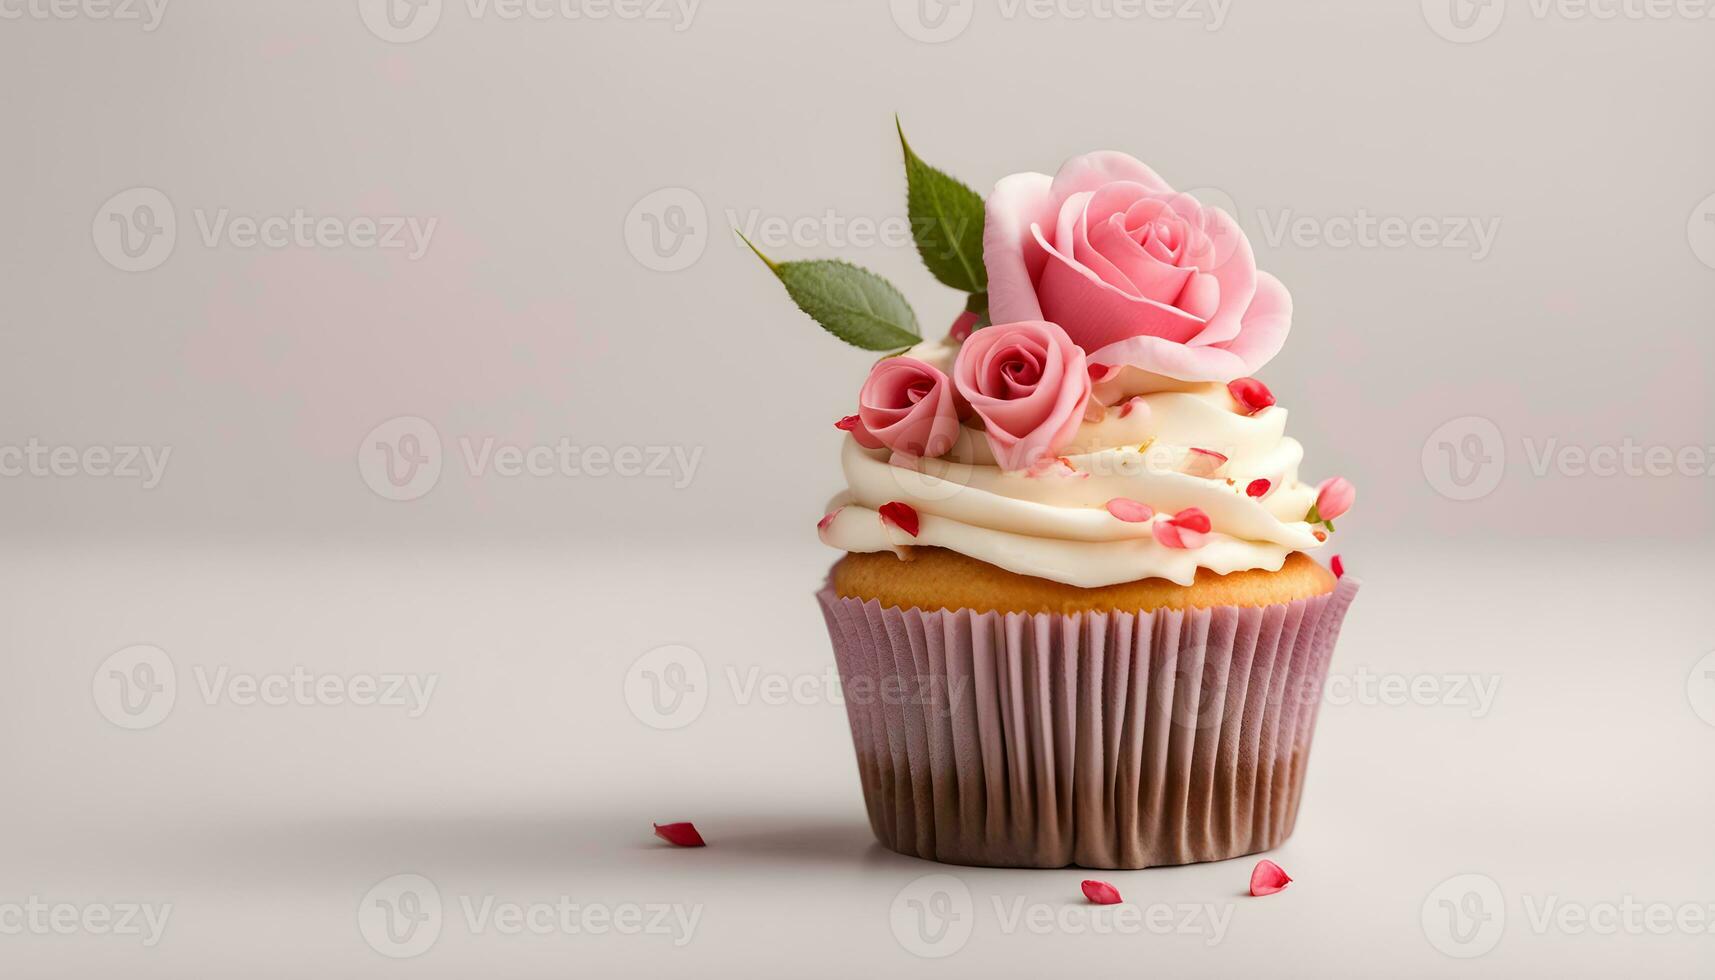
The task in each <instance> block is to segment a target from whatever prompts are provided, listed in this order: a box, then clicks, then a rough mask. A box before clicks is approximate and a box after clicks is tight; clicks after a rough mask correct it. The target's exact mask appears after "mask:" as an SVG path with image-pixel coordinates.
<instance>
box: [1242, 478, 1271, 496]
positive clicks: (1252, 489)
mask: <svg viewBox="0 0 1715 980" xmlns="http://www.w3.org/2000/svg"><path fill="white" fill-rule="evenodd" d="M1272 489H1274V484H1273V483H1270V482H1269V481H1267V480H1252V481H1251V482H1250V486H1248V487H1245V493H1246V494H1247V495H1249V496H1252V497H1261V496H1264V495H1265V494H1267V493H1268V492H1269V491H1270V490H1272Z"/></svg>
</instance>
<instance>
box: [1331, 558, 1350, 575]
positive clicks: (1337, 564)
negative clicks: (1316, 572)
mask: <svg viewBox="0 0 1715 980" xmlns="http://www.w3.org/2000/svg"><path fill="white" fill-rule="evenodd" d="M1328 564H1329V565H1330V566H1331V567H1332V568H1333V569H1334V577H1335V578H1345V577H1346V563H1345V562H1344V561H1342V560H1341V559H1340V556H1339V555H1335V556H1334V560H1333V561H1330V562H1329V563H1328Z"/></svg>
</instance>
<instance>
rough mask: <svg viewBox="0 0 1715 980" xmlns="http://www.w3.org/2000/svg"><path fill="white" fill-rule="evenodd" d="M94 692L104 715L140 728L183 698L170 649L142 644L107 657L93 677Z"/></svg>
mask: <svg viewBox="0 0 1715 980" xmlns="http://www.w3.org/2000/svg"><path fill="white" fill-rule="evenodd" d="M90 692H91V693H92V694H93V695H94V697H95V708H96V710H97V711H100V712H101V716H102V717H103V718H106V719H107V720H108V721H111V722H113V723H114V724H115V725H118V726H119V727H120V728H126V729H130V730H132V731H140V730H142V729H145V728H154V727H155V726H156V725H159V724H160V723H161V722H163V721H166V720H167V716H168V715H170V714H172V712H173V705H174V704H175V703H176V702H177V701H178V699H179V674H178V671H177V670H175V669H174V668H173V659H172V658H171V657H169V656H167V651H165V650H163V649H161V648H160V647H153V646H149V645H147V644H138V645H136V646H129V647H126V648H125V649H123V650H120V651H119V652H118V653H115V654H113V655H112V656H110V657H108V658H107V659H106V660H103V661H102V662H101V666H99V667H97V668H95V676H94V677H93V678H92V679H91V680H90Z"/></svg>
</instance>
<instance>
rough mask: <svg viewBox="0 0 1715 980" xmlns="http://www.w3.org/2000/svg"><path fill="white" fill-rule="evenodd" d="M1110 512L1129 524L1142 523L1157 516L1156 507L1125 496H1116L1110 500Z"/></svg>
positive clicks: (1108, 505)
mask: <svg viewBox="0 0 1715 980" xmlns="http://www.w3.org/2000/svg"><path fill="white" fill-rule="evenodd" d="M1107 507H1108V513H1110V514H1112V515H1114V516H1115V517H1117V518H1119V519H1120V520H1122V521H1125V522H1126V523H1127V524H1142V523H1144V522H1145V521H1148V520H1149V519H1150V518H1152V517H1154V516H1155V508H1154V507H1151V506H1149V505H1148V504H1140V503H1138V502H1137V501H1135V500H1128V499H1126V498H1125V497H1115V498H1114V499H1112V500H1110V501H1108V504H1107Z"/></svg>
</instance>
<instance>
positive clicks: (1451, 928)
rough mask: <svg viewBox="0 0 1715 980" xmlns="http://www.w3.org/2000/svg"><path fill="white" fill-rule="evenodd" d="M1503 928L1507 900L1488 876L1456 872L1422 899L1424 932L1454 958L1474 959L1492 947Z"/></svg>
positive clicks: (1439, 947) (1435, 944)
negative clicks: (1456, 873) (1457, 873)
mask: <svg viewBox="0 0 1715 980" xmlns="http://www.w3.org/2000/svg"><path fill="white" fill-rule="evenodd" d="M1506 928H1507V907H1506V899H1505V898H1504V897H1502V895H1501V886H1500V885H1498V884H1496V883H1495V879H1493V878H1490V877H1489V876H1488V875H1476V874H1470V875H1455V876H1454V877H1452V878H1449V879H1447V880H1446V881H1443V882H1442V883H1441V884H1439V885H1437V886H1435V890H1434V891H1432V892H1430V893H1429V897H1428V898H1425V899H1424V900H1423V935H1424V936H1425V937H1427V938H1428V939H1429V945H1431V946H1434V947H1435V948H1436V949H1438V950H1440V951H1441V952H1443V953H1445V954H1447V955H1448V956H1451V957H1453V958H1454V959H1461V960H1468V959H1474V958H1476V957H1478V956H1482V955H1483V954H1485V953H1487V952H1488V951H1489V950H1492V949H1494V948H1495V946H1496V945H1497V944H1499V943H1500V941H1501V935H1502V933H1504V932H1506Z"/></svg>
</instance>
